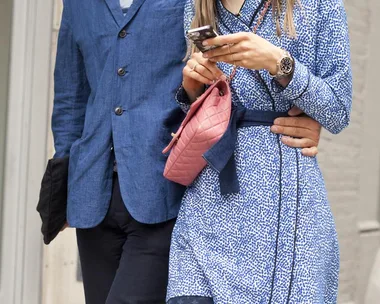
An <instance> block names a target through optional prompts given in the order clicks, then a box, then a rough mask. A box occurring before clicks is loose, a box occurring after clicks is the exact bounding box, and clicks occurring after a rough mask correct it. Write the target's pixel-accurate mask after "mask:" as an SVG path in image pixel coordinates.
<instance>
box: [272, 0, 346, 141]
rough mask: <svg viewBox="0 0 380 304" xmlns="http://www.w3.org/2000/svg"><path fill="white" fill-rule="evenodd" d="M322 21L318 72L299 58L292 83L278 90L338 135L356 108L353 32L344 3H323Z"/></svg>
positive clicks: (282, 97)
mask: <svg viewBox="0 0 380 304" xmlns="http://www.w3.org/2000/svg"><path fill="white" fill-rule="evenodd" d="M318 18H319V20H318V24H319V25H320V28H319V31H318V34H317V37H316V59H315V60H316V61H315V66H316V69H315V71H316V73H315V74H313V73H311V72H310V70H309V69H308V68H307V67H306V66H305V65H304V64H302V63H301V62H300V61H298V60H297V59H296V60H295V70H294V75H293V79H292V81H291V82H290V83H289V85H288V86H287V87H286V88H285V89H283V90H282V91H277V90H275V91H276V92H277V93H278V94H279V96H278V97H279V98H280V99H283V100H285V101H288V102H291V103H292V104H293V105H295V106H297V107H299V108H300V109H302V110H303V111H304V112H305V113H306V114H307V115H308V116H310V117H312V118H314V119H315V120H317V121H318V122H319V123H320V124H321V125H322V126H323V127H324V128H326V129H327V130H328V131H330V132H331V133H334V134H337V133H339V132H340V131H342V130H343V129H344V128H345V127H346V126H347V125H348V124H349V120H350V112H351V105H352V71H351V62H350V44H349V33H348V26H347V17H346V12H345V9H344V6H343V2H342V0H326V1H320V7H319V16H318Z"/></svg>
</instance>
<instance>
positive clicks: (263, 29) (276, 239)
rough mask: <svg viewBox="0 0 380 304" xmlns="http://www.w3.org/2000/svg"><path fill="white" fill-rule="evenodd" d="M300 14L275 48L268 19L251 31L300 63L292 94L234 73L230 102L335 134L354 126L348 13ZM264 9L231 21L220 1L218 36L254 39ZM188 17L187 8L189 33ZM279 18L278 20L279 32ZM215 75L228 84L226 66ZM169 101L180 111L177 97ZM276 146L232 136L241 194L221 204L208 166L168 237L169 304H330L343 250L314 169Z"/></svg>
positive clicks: (263, 135) (258, 136)
mask: <svg viewBox="0 0 380 304" xmlns="http://www.w3.org/2000/svg"><path fill="white" fill-rule="evenodd" d="M297 2H298V1H296V3H297ZM299 2H300V5H298V4H297V5H296V7H295V10H294V22H295V26H296V30H297V36H296V37H289V35H287V34H286V33H284V34H283V35H282V36H281V37H278V36H277V33H276V23H275V21H274V18H273V15H272V13H273V11H272V8H270V9H269V11H268V14H267V15H266V17H265V18H264V19H263V22H262V23H261V25H260V26H259V27H258V31H257V34H258V35H259V36H261V37H263V38H265V39H267V40H268V41H270V42H271V43H273V44H274V45H277V46H279V47H282V48H283V49H286V50H288V51H289V52H290V53H291V54H292V56H293V57H294V58H295V61H296V64H295V70H294V75H293V78H292V80H291V82H290V83H289V85H288V86H287V87H286V88H281V87H280V86H279V85H278V84H277V83H276V82H275V81H273V79H272V78H271V77H270V75H269V73H268V72H267V71H265V70H260V71H254V70H250V69H245V68H239V69H238V70H237V72H236V75H235V76H234V78H233V80H232V82H231V92H232V100H233V103H234V105H236V106H243V107H245V108H247V109H249V110H252V111H273V112H286V111H288V110H289V109H290V108H291V107H292V106H294V105H296V106H298V107H299V108H301V109H302V110H303V111H304V112H305V113H306V114H307V115H309V116H311V117H312V118H314V119H315V120H317V121H318V122H320V123H321V124H322V126H323V127H324V128H325V129H327V130H328V131H330V132H331V133H339V132H340V131H342V130H343V129H344V128H345V127H346V126H347V125H348V124H349V120H350V112H351V102H352V76H351V64H350V44H349V35H348V27H347V20H346V13H345V9H344V6H343V1H342V0H323V1H321V0H300V1H299ZM262 4H263V1H262V0H246V1H245V2H244V4H243V7H242V10H241V12H240V15H239V16H235V15H233V14H231V13H230V12H228V11H227V10H226V8H225V7H224V6H223V5H222V2H221V0H217V9H218V14H217V16H218V19H217V24H218V30H219V32H220V34H222V35H226V34H231V33H236V32H251V31H252V29H253V27H254V26H255V25H256V23H257V20H258V15H256V16H255V11H256V10H257V8H259V7H260V6H261V5H262ZM258 11H259V12H261V10H260V9H259V10H258ZM193 16H194V5H193V0H188V1H187V4H186V8H185V30H186V29H188V28H189V27H190V24H191V21H192V19H193ZM284 18H285V13H284V10H283V14H282V16H281V20H280V21H281V25H282V27H284ZM251 20H253V22H251ZM219 67H220V68H221V69H222V70H223V72H224V73H225V74H227V75H229V74H230V73H231V70H232V67H231V65H228V64H224V63H219ZM176 96H177V98H178V103H179V105H180V106H181V107H182V108H183V110H184V111H186V110H187V106H186V98H183V97H184V96H183V92H181V89H180V90H179V91H178V92H177V95H176ZM280 139H281V136H277V135H275V134H273V133H272V132H271V131H270V127H269V126H263V125H261V126H246V127H241V128H238V130H237V140H236V142H235V146H234V151H233V153H234V161H235V165H236V174H237V177H238V182H239V192H237V193H232V194H227V195H223V191H222V190H223V187H221V184H222V180H221V179H220V175H219V173H218V170H219V169H220V168H214V167H215V165H213V166H206V168H205V169H204V170H203V171H202V172H201V174H200V175H199V176H198V178H197V179H196V180H195V181H194V183H193V184H192V185H191V186H190V187H188V189H187V190H186V193H185V195H184V198H183V201H182V205H181V209H180V213H179V215H178V218H177V222H176V225H175V228H174V231H173V236H172V245H171V253H170V267H169V268H170V270H169V285H168V296H167V299H168V300H170V299H172V298H177V297H184V296H194V295H197V296H203V297H210V298H212V300H213V302H214V303H215V304H226V303H234V304H262V303H265V304H275V303H281V304H285V303H289V304H296V303H297V304H298V303H305V304H306V303H312V304H322V303H323V304H336V303H337V291H338V277H339V246H338V241H337V234H336V229H335V224H334V219H333V216H332V213H331V209H330V206H329V203H328V200H327V194H326V189H325V184H324V180H323V176H322V174H321V171H320V168H319V165H318V161H317V158H315V157H306V156H303V155H302V154H301V151H300V149H294V148H290V147H288V146H286V145H284V144H283V143H282V142H281V140H280ZM225 149H226V150H230V147H229V146H228V147H225ZM221 150H224V149H221ZM225 152H226V153H227V152H228V153H230V151H225ZM225 159H228V158H225ZM222 165H224V163H222ZM222 167H223V166H222ZM215 169H217V170H215ZM169 303H170V302H169Z"/></svg>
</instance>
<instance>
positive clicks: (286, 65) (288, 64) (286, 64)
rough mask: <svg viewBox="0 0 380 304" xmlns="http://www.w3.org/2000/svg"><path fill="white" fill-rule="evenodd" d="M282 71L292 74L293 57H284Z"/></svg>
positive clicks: (281, 64)
mask: <svg viewBox="0 0 380 304" xmlns="http://www.w3.org/2000/svg"><path fill="white" fill-rule="evenodd" d="M280 71H281V72H283V73H284V74H290V73H291V72H292V71H293V59H292V58H290V57H284V58H282V60H281V63H280Z"/></svg>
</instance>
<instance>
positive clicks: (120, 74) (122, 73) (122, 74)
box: [117, 68, 127, 76]
mask: <svg viewBox="0 0 380 304" xmlns="http://www.w3.org/2000/svg"><path fill="white" fill-rule="evenodd" d="M126 73H127V72H126V71H125V69H124V68H120V69H118V70H117V75H119V76H124V75H125V74H126Z"/></svg>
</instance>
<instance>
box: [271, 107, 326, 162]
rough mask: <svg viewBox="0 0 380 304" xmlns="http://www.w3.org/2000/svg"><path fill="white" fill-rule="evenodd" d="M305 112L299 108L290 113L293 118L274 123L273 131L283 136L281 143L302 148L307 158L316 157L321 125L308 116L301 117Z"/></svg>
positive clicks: (285, 118)
mask: <svg viewBox="0 0 380 304" xmlns="http://www.w3.org/2000/svg"><path fill="white" fill-rule="evenodd" d="M302 113H303V112H302V110H300V109H298V108H297V107H293V108H292V109H291V110H290V111H289V115H290V116H291V117H281V118H277V119H276V120H275V121H274V125H273V126H272V127H271V131H272V132H273V133H276V134H283V135H286V136H283V137H282V138H281V141H282V142H283V143H284V144H285V145H287V146H289V147H294V148H302V154H303V155H305V156H316V155H317V154H318V144H319V139H320V135H321V125H320V124H319V123H318V122H316V121H315V120H314V119H312V118H310V117H308V116H299V115H301V114H302Z"/></svg>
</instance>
